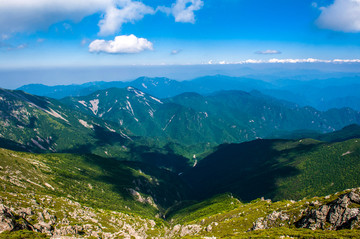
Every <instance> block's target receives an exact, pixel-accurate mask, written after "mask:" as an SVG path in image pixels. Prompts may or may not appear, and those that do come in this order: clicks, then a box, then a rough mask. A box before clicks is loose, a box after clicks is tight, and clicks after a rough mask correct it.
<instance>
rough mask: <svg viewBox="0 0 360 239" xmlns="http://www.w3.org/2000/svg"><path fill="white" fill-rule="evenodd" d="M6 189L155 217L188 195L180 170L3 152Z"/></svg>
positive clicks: (98, 159)
mask: <svg viewBox="0 0 360 239" xmlns="http://www.w3.org/2000/svg"><path fill="white" fill-rule="evenodd" d="M0 158H1V160H0V167H1V170H0V175H1V176H0V181H1V186H2V188H3V189H4V191H3V193H5V194H8V193H10V192H13V193H17V194H18V193H29V191H31V192H32V194H34V195H37V196H40V195H51V196H54V197H67V198H69V199H71V200H75V201H77V202H80V203H82V204H83V205H88V206H91V207H94V208H102V209H109V210H117V211H123V212H132V213H138V214H141V215H143V216H145V215H148V216H155V214H158V213H162V211H163V209H164V208H167V207H169V206H171V205H173V204H174V203H175V202H176V201H181V200H184V199H186V198H187V197H188V189H187V187H186V185H185V184H184V183H183V182H182V181H181V180H180V179H179V177H178V176H177V174H174V173H171V172H170V171H168V170H162V169H158V168H157V167H153V166H150V165H147V164H142V163H137V162H123V161H119V160H116V159H110V158H107V159H106V158H102V157H99V156H95V155H90V154H89V155H73V154H30V153H25V152H23V153H22V152H15V151H10V150H5V149H1V150H0Z"/></svg>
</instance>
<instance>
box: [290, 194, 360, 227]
mask: <svg viewBox="0 0 360 239" xmlns="http://www.w3.org/2000/svg"><path fill="white" fill-rule="evenodd" d="M359 206H360V193H359V191H358V190H352V191H351V192H349V193H346V194H344V195H342V196H340V197H339V198H338V199H336V200H334V201H332V202H329V203H327V204H325V205H322V206H320V207H319V208H318V209H312V210H310V212H308V213H307V214H306V215H305V216H304V217H302V218H301V219H300V220H299V221H298V222H296V224H295V225H296V226H297V227H300V228H310V229H313V230H315V229H326V230H339V229H355V228H360V208H359Z"/></svg>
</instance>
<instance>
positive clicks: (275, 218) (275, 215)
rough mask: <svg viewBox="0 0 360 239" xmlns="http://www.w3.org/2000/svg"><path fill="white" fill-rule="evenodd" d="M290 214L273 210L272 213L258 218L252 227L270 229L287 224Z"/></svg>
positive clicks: (254, 228)
mask: <svg viewBox="0 0 360 239" xmlns="http://www.w3.org/2000/svg"><path fill="white" fill-rule="evenodd" d="M289 218H290V217H289V215H288V214H286V213H284V212H281V211H280V212H276V211H273V212H272V213H271V214H269V215H267V216H266V217H265V218H264V217H260V218H258V219H257V220H256V221H255V222H254V224H253V227H252V230H261V229H269V228H272V227H275V226H278V225H280V226H282V225H284V224H285V222H286V221H287V220H289Z"/></svg>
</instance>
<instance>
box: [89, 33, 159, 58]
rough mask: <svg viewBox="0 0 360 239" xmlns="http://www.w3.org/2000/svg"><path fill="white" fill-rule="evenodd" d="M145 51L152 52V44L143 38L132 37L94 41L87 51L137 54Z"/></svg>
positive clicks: (123, 36)
mask: <svg viewBox="0 0 360 239" xmlns="http://www.w3.org/2000/svg"><path fill="white" fill-rule="evenodd" d="M145 50H153V44H152V43H151V42H150V41H148V40H147V39H145V38H137V37H136V36H134V35H128V36H127V35H122V36H117V37H115V39H114V40H110V41H105V40H95V41H93V42H91V43H90V45H89V51H90V52H95V53H100V52H104V53H111V54H125V53H139V52H142V51H145Z"/></svg>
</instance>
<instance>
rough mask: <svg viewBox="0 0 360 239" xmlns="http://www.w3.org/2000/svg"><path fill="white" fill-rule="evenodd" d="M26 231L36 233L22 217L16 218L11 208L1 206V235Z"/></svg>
mask: <svg viewBox="0 0 360 239" xmlns="http://www.w3.org/2000/svg"><path fill="white" fill-rule="evenodd" d="M24 229H26V230H33V231H35V228H34V227H33V226H32V225H31V224H30V223H29V222H28V221H26V220H25V219H24V218H22V217H19V216H15V215H14V213H13V212H12V211H11V210H10V209H9V208H7V207H5V206H4V205H3V204H0V233H1V232H4V231H16V230H24Z"/></svg>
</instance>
